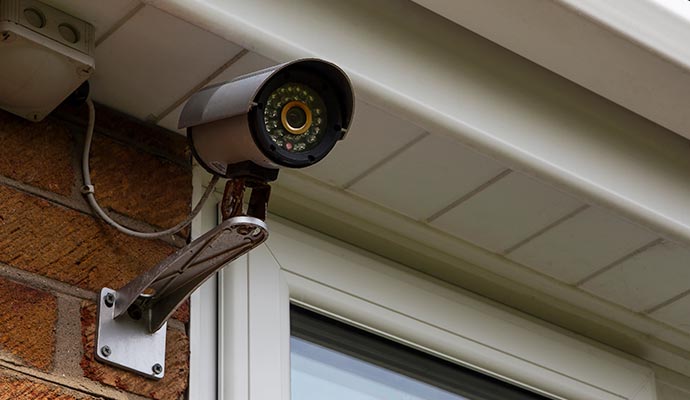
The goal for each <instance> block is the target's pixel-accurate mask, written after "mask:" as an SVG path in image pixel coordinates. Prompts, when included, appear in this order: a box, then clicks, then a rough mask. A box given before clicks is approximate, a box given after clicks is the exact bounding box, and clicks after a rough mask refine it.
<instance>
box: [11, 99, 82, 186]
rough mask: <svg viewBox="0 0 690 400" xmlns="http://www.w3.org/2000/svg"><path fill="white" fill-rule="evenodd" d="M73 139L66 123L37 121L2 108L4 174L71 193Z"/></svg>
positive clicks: (72, 182)
mask: <svg viewBox="0 0 690 400" xmlns="http://www.w3.org/2000/svg"><path fill="white" fill-rule="evenodd" d="M72 140H73V138H72V136H71V134H70V132H69V129H68V127H67V125H66V124H65V123H64V122H59V121H54V120H50V119H48V120H44V121H43V122H40V123H33V122H29V121H26V120H24V119H22V118H19V117H17V116H14V115H12V114H9V113H7V112H5V111H0V175H5V176H7V177H9V178H12V179H14V180H17V181H21V182H24V183H27V184H30V185H33V186H36V187H39V188H41V189H46V190H50V191H52V192H55V193H59V194H62V195H66V196H68V195H70V194H71V193H72V189H73V188H74V185H75V175H74V174H75V171H74V168H73V164H72V160H73V154H74V153H73V147H72Z"/></svg>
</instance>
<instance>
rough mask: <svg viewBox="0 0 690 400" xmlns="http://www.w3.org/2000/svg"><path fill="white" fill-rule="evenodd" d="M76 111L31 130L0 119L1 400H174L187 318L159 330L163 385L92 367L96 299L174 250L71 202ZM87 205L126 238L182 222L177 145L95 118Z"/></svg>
mask: <svg viewBox="0 0 690 400" xmlns="http://www.w3.org/2000/svg"><path fill="white" fill-rule="evenodd" d="M85 118H86V107H85V106H84V107H78V108H72V107H65V106H63V107H61V108H60V109H58V110H57V111H56V112H54V113H53V115H52V116H50V117H49V118H47V119H46V120H45V121H43V122H41V123H38V124H34V123H30V122H26V121H24V120H22V119H20V118H18V117H15V116H13V115H11V114H9V113H6V112H4V111H0V400H1V399H60V400H67V399H93V398H111V399H142V398H154V399H179V398H183V397H184V395H185V391H186V388H187V381H188V375H189V365H188V364H189V361H188V360H189V340H188V338H187V334H186V332H187V330H186V328H187V326H186V324H187V323H188V315H189V314H188V307H182V308H181V310H180V311H178V312H177V313H176V315H175V319H174V320H171V322H170V323H169V324H168V342H167V356H166V375H165V378H163V379H162V380H161V381H158V382H156V381H152V380H148V379H144V378H142V377H139V376H137V375H134V374H131V373H128V372H124V371H122V370H119V369H115V368H111V367H109V366H106V365H104V364H101V363H99V362H97V361H95V360H94V357H93V340H94V331H95V326H94V322H95V312H96V306H95V301H96V299H97V295H96V293H97V292H98V291H99V290H100V288H101V287H103V286H108V287H111V288H119V287H121V286H122V285H123V284H125V283H126V282H128V281H129V280H130V279H132V278H134V277H135V276H137V275H138V274H140V273H141V272H142V271H144V270H146V269H148V268H150V267H151V266H153V265H155V264H156V263H157V262H158V261H160V260H162V259H163V258H165V257H166V256H167V255H168V254H170V253H172V252H173V251H174V250H175V249H176V248H177V247H179V246H181V245H184V243H185V242H186V239H187V237H186V236H185V235H186V232H184V233H183V235H178V236H177V237H174V238H170V240H167V241H160V240H143V239H137V238H133V237H130V236H126V235H123V234H121V233H118V232H117V231H115V230H114V229H112V228H110V227H108V226H107V225H105V224H104V223H102V222H101V221H100V220H98V219H96V218H94V217H93V216H92V213H91V210H90V209H89V207H88V205H87V204H86V202H85V201H84V200H83V198H82V196H81V194H80V193H79V188H80V186H81V173H80V171H81V170H80V164H79V163H80V154H81V146H82V143H83V139H84V132H85V124H84V121H85ZM96 121H97V127H96V137H95V139H94V143H93V151H92V158H91V166H92V173H93V177H92V179H93V183H94V185H95V186H96V196H97V198H98V199H99V200H100V202H101V204H102V205H104V206H106V207H107V208H108V209H109V210H111V212H112V213H113V214H115V215H116V216H119V217H120V219H121V220H123V221H128V223H129V225H130V226H135V227H140V228H142V227H152V226H153V227H169V226H172V225H174V224H175V223H176V222H178V221H180V220H181V219H183V218H184V217H185V215H186V214H187V213H188V212H189V208H190V205H189V202H190V199H191V191H192V188H191V167H190V161H189V160H190V157H189V152H188V149H187V148H186V144H185V140H184V138H182V137H180V136H179V135H176V134H172V133H170V132H167V131H163V130H160V129H157V128H155V127H149V126H146V125H145V124H142V123H140V122H137V121H134V120H132V119H130V118H128V117H126V116H122V115H120V114H118V113H117V112H114V111H112V110H108V109H107V108H105V107H97V119H96Z"/></svg>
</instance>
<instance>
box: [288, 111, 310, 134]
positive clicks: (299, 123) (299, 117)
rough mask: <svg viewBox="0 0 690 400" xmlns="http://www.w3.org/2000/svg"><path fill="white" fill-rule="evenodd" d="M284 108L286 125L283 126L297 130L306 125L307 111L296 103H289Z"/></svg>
mask: <svg viewBox="0 0 690 400" xmlns="http://www.w3.org/2000/svg"><path fill="white" fill-rule="evenodd" d="M288 107H289V108H288ZM285 108H286V113H285V121H286V122H287V126H286V127H285V128H287V129H289V130H295V131H297V130H300V129H302V128H304V127H305V126H306V125H307V113H306V112H305V111H304V109H303V108H302V107H299V106H297V105H293V106H291V107H290V106H289V105H287V106H285Z"/></svg>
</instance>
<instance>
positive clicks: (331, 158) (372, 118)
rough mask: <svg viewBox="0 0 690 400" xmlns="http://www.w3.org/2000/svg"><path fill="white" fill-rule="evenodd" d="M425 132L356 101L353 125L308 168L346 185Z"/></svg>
mask: <svg viewBox="0 0 690 400" xmlns="http://www.w3.org/2000/svg"><path fill="white" fill-rule="evenodd" d="M423 134H424V132H423V131H422V129H421V128H418V127H416V126H415V125H414V124H411V123H409V122H407V121H404V120H402V119H400V118H397V117H394V116H392V115H391V114H389V113H387V112H384V111H382V110H380V109H379V108H377V107H375V106H372V105H370V104H368V103H366V102H364V101H362V100H356V105H355V114H354V119H353V122H352V127H351V128H350V131H349V132H348V134H347V137H346V138H345V140H343V141H342V142H338V143H337V144H336V146H335V149H334V150H333V152H331V153H330V154H329V155H328V157H326V158H325V159H324V160H323V161H322V162H320V163H318V164H316V165H314V166H312V167H309V168H306V169H305V170H304V172H305V173H307V174H308V175H310V176H312V177H315V178H318V179H320V180H322V181H324V182H326V183H329V184H331V185H335V186H339V187H346V186H349V184H350V183H352V182H353V181H354V180H355V179H357V178H358V177H361V176H362V175H363V174H365V173H366V172H367V171H369V170H370V169H371V168H372V167H374V166H375V165H377V163H379V162H381V161H382V160H385V159H386V158H389V157H391V156H392V155H394V154H396V153H398V152H399V151H401V150H402V149H405V148H406V147H408V146H411V145H412V144H413V143H414V142H415V141H416V140H419V139H420V138H421V136H422V135H423Z"/></svg>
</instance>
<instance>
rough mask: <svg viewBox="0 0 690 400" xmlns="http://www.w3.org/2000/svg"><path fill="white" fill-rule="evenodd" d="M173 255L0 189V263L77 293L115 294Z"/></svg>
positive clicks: (163, 246) (167, 247)
mask: <svg viewBox="0 0 690 400" xmlns="http://www.w3.org/2000/svg"><path fill="white" fill-rule="evenodd" d="M174 250H175V248H174V247H172V246H170V245H168V244H166V243H164V242H161V241H156V240H146V239H138V238H134V237H131V236H128V235H124V234H121V233H119V232H117V231H115V230H114V229H112V228H110V227H108V226H106V225H105V224H104V223H103V222H100V221H98V220H96V219H94V218H93V217H91V216H89V215H86V214H83V213H80V212H78V211H74V210H71V209H68V208H64V207H61V206H57V205H55V204H53V203H50V202H48V201H45V200H43V199H40V198H38V197H35V196H32V195H28V194H25V193H22V192H19V191H16V190H14V189H11V188H8V187H4V186H0V262H3V263H5V264H9V265H11V266H13V267H17V268H21V269H23V270H26V271H30V272H33V273H36V274H39V275H43V276H47V277H50V278H52V279H56V280H59V281H62V282H66V283H68V284H71V285H74V286H78V287H80V288H83V289H86V290H91V291H98V290H100V288H101V287H103V286H108V287H111V288H114V289H119V288H120V287H122V286H123V285H124V284H125V283H127V282H129V281H130V280H131V279H133V278H134V277H136V276H138V275H139V274H140V273H142V272H143V271H145V270H147V269H149V268H151V267H152V266H154V265H155V264H157V263H158V262H159V261H161V260H162V259H164V258H165V257H166V256H167V255H169V254H171V253H172V252H173V251H174Z"/></svg>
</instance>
